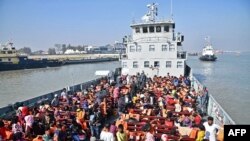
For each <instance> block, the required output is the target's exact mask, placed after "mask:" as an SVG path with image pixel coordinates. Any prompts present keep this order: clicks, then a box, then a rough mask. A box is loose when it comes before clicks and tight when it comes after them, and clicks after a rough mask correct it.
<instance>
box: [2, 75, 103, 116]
mask: <svg viewBox="0 0 250 141" xmlns="http://www.w3.org/2000/svg"><path fill="white" fill-rule="evenodd" d="M103 78H105V77H101V78H97V79H94V80H91V81H87V82H84V83H81V84H77V85H73V86H69V87H67V88H66V89H67V90H68V91H72V92H75V91H83V90H85V89H87V88H89V87H90V86H91V85H96V84H98V83H100V81H101V79H103ZM61 92H62V90H57V91H54V92H51V93H48V94H45V95H41V96H37V97H34V98H31V99H28V100H25V101H22V102H16V103H14V104H9V105H8V106H5V107H1V108H0V118H1V117H12V116H13V115H14V114H15V112H16V109H17V108H18V107H19V106H20V104H23V105H25V106H28V107H33V106H36V105H39V104H41V103H43V102H45V101H49V102H50V101H51V100H52V99H53V98H54V95H55V94H57V95H60V94H61Z"/></svg>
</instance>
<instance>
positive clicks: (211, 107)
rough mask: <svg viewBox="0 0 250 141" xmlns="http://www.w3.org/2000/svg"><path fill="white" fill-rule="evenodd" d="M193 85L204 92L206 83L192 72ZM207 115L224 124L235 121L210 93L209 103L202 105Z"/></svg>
mask: <svg viewBox="0 0 250 141" xmlns="http://www.w3.org/2000/svg"><path fill="white" fill-rule="evenodd" d="M191 80H192V87H193V88H194V89H195V90H196V92H198V93H202V92H204V91H203V90H204V87H205V86H204V85H202V84H201V83H200V81H198V80H197V79H196V78H195V77H194V76H193V75H192V72H191ZM200 108H201V109H202V111H204V112H205V113H206V114H207V115H209V116H212V117H213V118H214V123H216V124H218V125H220V126H223V125H234V124H236V123H235V121H234V120H233V119H232V118H231V117H230V116H229V114H228V113H227V112H226V111H225V110H224V109H223V108H222V106H221V105H220V104H219V103H218V102H217V101H216V100H215V98H214V97H213V96H212V95H211V94H209V98H208V103H206V104H205V105H201V107H200Z"/></svg>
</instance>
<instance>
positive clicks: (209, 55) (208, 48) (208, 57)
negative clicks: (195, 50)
mask: <svg viewBox="0 0 250 141" xmlns="http://www.w3.org/2000/svg"><path fill="white" fill-rule="evenodd" d="M205 40H206V45H205V47H204V48H203V50H202V55H201V56H200V60H201V61H216V59H217V57H216V56H215V53H214V49H213V47H212V45H211V44H210V41H209V37H207V38H205Z"/></svg>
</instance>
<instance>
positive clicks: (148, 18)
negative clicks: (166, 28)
mask: <svg viewBox="0 0 250 141" xmlns="http://www.w3.org/2000/svg"><path fill="white" fill-rule="evenodd" d="M157 5H158V4H157V3H153V4H148V5H147V7H148V9H149V10H148V13H147V14H145V15H144V16H143V17H142V20H143V21H145V22H155V18H156V16H157V15H158V8H157Z"/></svg>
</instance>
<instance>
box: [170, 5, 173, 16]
mask: <svg viewBox="0 0 250 141" xmlns="http://www.w3.org/2000/svg"><path fill="white" fill-rule="evenodd" d="M170 2H171V3H170V14H171V19H172V20H173V1H172V0H170Z"/></svg>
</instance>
